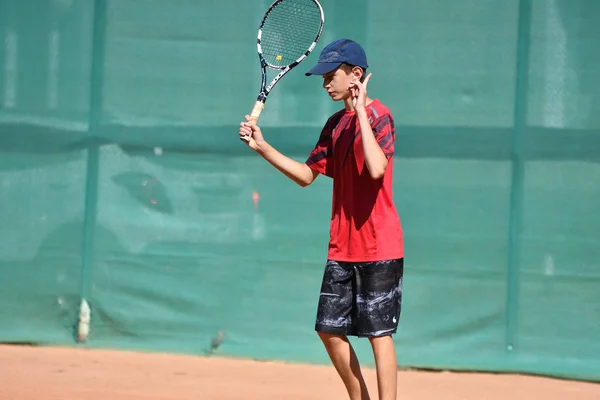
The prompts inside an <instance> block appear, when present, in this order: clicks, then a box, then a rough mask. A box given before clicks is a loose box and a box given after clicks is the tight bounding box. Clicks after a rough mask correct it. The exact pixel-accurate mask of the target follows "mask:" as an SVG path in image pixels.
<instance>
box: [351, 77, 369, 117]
mask: <svg viewBox="0 0 600 400" xmlns="http://www.w3.org/2000/svg"><path fill="white" fill-rule="evenodd" d="M371 75H372V73H370V74H369V75H367V77H366V78H365V81H364V82H361V81H359V80H358V79H355V80H353V81H352V82H350V86H349V89H350V96H352V105H353V106H354V109H355V110H356V109H361V108H362V109H364V108H365V106H366V104H367V84H368V83H369V79H371Z"/></svg>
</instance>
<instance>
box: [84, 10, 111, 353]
mask: <svg viewBox="0 0 600 400" xmlns="http://www.w3.org/2000/svg"><path fill="white" fill-rule="evenodd" d="M105 32H106V0H95V1H94V25H93V35H92V63H91V69H92V73H91V76H92V79H91V83H90V110H89V115H90V117H89V125H88V137H87V140H86V143H87V145H88V158H87V173H86V187H85V205H84V207H85V213H84V222H83V243H82V246H83V248H82V266H81V309H80V318H79V327H80V329H79V337H78V340H79V341H84V340H85V339H86V338H87V335H88V332H89V323H90V321H89V318H90V317H89V307H88V300H89V295H90V287H91V269H92V264H93V256H94V231H95V229H96V213H97V202H98V168H99V151H100V150H99V146H100V145H99V141H98V136H99V131H100V118H101V115H102V86H103V81H104V79H103V78H104V49H105Z"/></svg>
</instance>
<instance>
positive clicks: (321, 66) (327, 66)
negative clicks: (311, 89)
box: [304, 62, 342, 76]
mask: <svg viewBox="0 0 600 400" xmlns="http://www.w3.org/2000/svg"><path fill="white" fill-rule="evenodd" d="M340 65H342V63H341V62H333V63H318V64H316V65H315V66H314V67H312V68H311V69H310V70H309V71H308V72H306V73H305V74H304V75H306V76H311V75H324V74H327V73H329V72H331V71H333V70H334V69H336V68H337V67H339V66H340Z"/></svg>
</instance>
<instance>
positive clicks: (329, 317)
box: [315, 260, 369, 400]
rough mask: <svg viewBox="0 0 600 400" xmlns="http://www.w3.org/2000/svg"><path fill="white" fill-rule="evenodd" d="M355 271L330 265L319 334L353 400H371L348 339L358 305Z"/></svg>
mask: <svg viewBox="0 0 600 400" xmlns="http://www.w3.org/2000/svg"><path fill="white" fill-rule="evenodd" d="M354 276H355V274H354V268H353V267H352V265H350V264H348V263H344V262H336V261H332V260H328V261H327V265H326V266H325V271H324V273H323V282H322V285H321V294H320V296H319V305H318V309H317V319H316V323H315V330H316V331H317V332H318V334H319V337H320V338H321V340H322V341H323V344H324V345H325V349H326V350H327V353H328V354H329V358H330V359H331V362H332V363H333V365H334V367H335V369H336V370H337V372H338V374H339V375H340V378H342V381H343V382H344V385H345V386H346V389H347V390H348V395H349V396H350V399H351V400H368V399H369V394H368V392H367V387H366V385H365V382H364V379H363V377H362V374H361V372H360V366H359V362H358V358H357V357H356V353H355V352H354V349H353V348H352V345H351V344H350V342H349V341H348V338H347V336H346V335H348V334H349V333H350V332H351V327H352V317H353V305H354V286H355V279H354Z"/></svg>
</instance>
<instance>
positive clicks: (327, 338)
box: [317, 332, 348, 344]
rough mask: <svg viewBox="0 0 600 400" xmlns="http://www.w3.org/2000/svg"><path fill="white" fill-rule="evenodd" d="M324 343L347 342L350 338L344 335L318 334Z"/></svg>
mask: <svg viewBox="0 0 600 400" xmlns="http://www.w3.org/2000/svg"><path fill="white" fill-rule="evenodd" d="M317 334H318V335H319V338H321V340H322V341H323V343H326V344H327V343H336V342H347V341H348V338H347V337H346V336H344V335H336V334H334V333H327V332H317Z"/></svg>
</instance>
